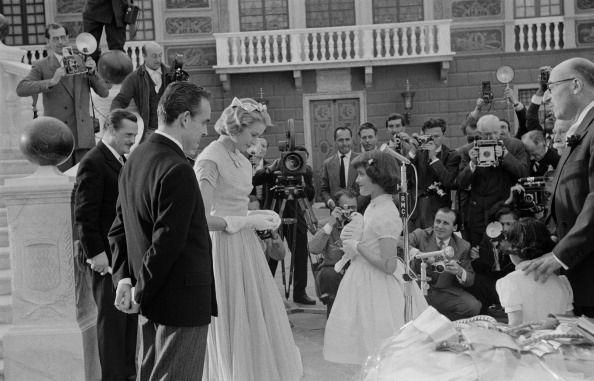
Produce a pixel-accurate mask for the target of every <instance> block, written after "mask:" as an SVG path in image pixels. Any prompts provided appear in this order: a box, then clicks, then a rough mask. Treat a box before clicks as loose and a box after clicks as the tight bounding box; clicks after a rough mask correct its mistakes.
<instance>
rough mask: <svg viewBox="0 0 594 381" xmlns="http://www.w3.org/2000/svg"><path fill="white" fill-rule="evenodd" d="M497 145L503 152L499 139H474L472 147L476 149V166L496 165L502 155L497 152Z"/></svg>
mask: <svg viewBox="0 0 594 381" xmlns="http://www.w3.org/2000/svg"><path fill="white" fill-rule="evenodd" d="M497 147H501V148H502V150H501V151H502V152H503V147H504V146H503V142H502V141H501V140H475V141H474V148H475V149H477V150H478V157H477V164H476V165H477V167H497V166H498V165H499V162H500V161H501V159H502V155H503V154H500V155H498V154H497V149H496V148H497Z"/></svg>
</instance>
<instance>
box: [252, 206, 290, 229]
mask: <svg viewBox="0 0 594 381" xmlns="http://www.w3.org/2000/svg"><path fill="white" fill-rule="evenodd" d="M258 214H260V215H264V216H271V217H273V218H274V219H275V221H277V222H278V225H277V226H276V228H278V227H279V226H280V224H281V222H282V219H281V218H280V216H279V215H278V213H277V212H275V211H274V210H267V209H258V210H249V211H248V216H256V215H258ZM276 228H275V229H276Z"/></svg>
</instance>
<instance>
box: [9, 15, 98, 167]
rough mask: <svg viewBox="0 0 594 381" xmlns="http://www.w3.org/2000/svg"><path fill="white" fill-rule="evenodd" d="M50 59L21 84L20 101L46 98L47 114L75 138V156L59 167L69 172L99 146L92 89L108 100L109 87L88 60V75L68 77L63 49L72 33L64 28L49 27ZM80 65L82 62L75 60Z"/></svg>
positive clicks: (52, 25) (19, 90)
mask: <svg viewBox="0 0 594 381" xmlns="http://www.w3.org/2000/svg"><path fill="white" fill-rule="evenodd" d="M45 38H46V39H47V43H48V53H49V54H48V56H47V57H45V58H42V59H40V60H39V61H37V62H36V63H34V64H33V67H32V68H31V71H30V72H29V74H27V76H26V77H25V78H24V79H23V80H22V81H21V82H20V83H19V84H18V86H17V88H16V92H17V94H18V95H19V96H20V97H28V96H32V95H36V94H39V93H42V94H43V113H44V115H45V116H52V117H54V118H56V119H59V120H61V121H62V122H64V123H66V125H67V126H68V127H69V128H70V130H71V131H72V134H73V135H74V152H73V153H72V156H70V158H69V159H68V160H67V161H66V162H65V163H63V164H61V165H60V166H59V168H60V170H62V171H65V170H67V169H69V168H71V167H73V166H74V165H75V164H76V163H78V162H79V161H80V160H81V159H82V157H83V156H84V155H85V153H87V151H89V150H90V149H91V148H92V147H94V146H95V133H94V131H93V120H92V118H91V115H90V113H89V102H90V101H89V100H90V96H91V95H90V88H91V87H92V88H93V89H94V90H95V92H96V93H97V95H99V96H100V97H102V98H105V97H107V96H108V95H109V89H108V88H107V84H106V83H105V81H104V80H103V79H101V77H99V76H98V75H97V71H96V70H95V68H96V66H95V62H94V61H93V60H92V59H90V58H89V59H87V61H86V62H85V63H84V64H85V65H86V66H87V68H88V69H89V71H88V73H86V74H78V75H68V76H67V75H66V70H65V69H64V66H63V56H62V49H63V48H65V47H66V46H67V45H68V31H67V30H66V28H64V27H63V26H62V25H60V24H49V25H48V26H47V27H46V28H45ZM74 57H75V59H76V60H77V61H80V62H79V63H80V64H82V61H81V60H80V58H79V57H78V56H74Z"/></svg>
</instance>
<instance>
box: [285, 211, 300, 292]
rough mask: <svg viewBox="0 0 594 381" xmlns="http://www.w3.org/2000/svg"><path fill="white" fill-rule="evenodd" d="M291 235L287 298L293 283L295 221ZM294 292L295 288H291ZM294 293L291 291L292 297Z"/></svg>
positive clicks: (295, 237) (295, 240) (295, 242)
mask: <svg viewBox="0 0 594 381" xmlns="http://www.w3.org/2000/svg"><path fill="white" fill-rule="evenodd" d="M292 233H293V234H292V237H291V250H290V251H291V265H290V267H289V284H287V287H286V288H285V296H286V297H287V299H289V293H290V292H291V285H292V284H293V273H294V272H295V250H296V249H297V248H296V246H297V223H296V222H295V223H293V232H292ZM293 292H295V290H293ZM294 296H295V294H294V293H293V297H294Z"/></svg>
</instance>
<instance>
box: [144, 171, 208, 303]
mask: <svg viewBox="0 0 594 381" xmlns="http://www.w3.org/2000/svg"><path fill="white" fill-rule="evenodd" d="M195 178H196V177H195V175H194V171H193V170H192V167H190V166H189V165H187V164H185V163H182V164H178V165H176V166H174V167H173V168H171V169H170V170H169V171H168V172H167V173H166V174H165V175H164V176H163V177H162V178H161V179H160V180H159V186H157V189H159V190H158V194H156V195H155V198H156V199H157V205H156V215H155V220H154V223H153V231H152V243H151V245H150V246H149V247H148V249H147V251H146V252H145V253H144V255H143V260H142V262H143V263H142V268H141V270H140V275H139V279H138V282H139V284H140V286H139V287H137V290H139V289H140V291H139V293H138V296H137V300H139V303H140V304H141V305H142V304H145V303H148V302H149V300H150V298H152V296H153V295H154V294H155V293H156V292H158V290H160V289H161V288H162V287H163V285H164V284H165V282H166V281H167V277H168V274H169V273H170V272H171V268H172V267H173V265H174V263H175V262H176V261H177V260H178V258H179V256H180V254H181V252H182V249H183V248H184V246H185V245H186V241H187V238H188V234H189V230H190V224H191V222H192V218H193V214H194V210H195V206H196V202H197V200H198V198H197V194H198V192H200V190H199V188H198V182H197V181H195V180H193V181H188V179H195Z"/></svg>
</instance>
